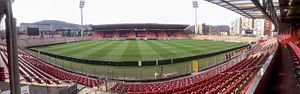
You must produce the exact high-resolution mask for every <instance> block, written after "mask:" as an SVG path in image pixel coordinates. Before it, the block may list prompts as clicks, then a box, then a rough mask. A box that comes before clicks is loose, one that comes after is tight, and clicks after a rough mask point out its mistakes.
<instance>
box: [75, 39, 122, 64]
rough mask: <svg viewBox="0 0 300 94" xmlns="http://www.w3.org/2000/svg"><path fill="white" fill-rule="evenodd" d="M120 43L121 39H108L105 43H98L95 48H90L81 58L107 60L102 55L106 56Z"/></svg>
mask: <svg viewBox="0 0 300 94" xmlns="http://www.w3.org/2000/svg"><path fill="white" fill-rule="evenodd" d="M119 43H120V41H108V42H107V43H105V44H103V45H98V46H96V47H94V48H90V50H89V51H88V52H86V53H85V56H84V57H81V58H86V59H92V60H106V59H103V58H102V57H103V56H105V55H106V53H107V52H109V51H110V50H112V48H113V47H115V45H117V44H119Z"/></svg>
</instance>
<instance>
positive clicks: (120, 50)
mask: <svg viewBox="0 0 300 94" xmlns="http://www.w3.org/2000/svg"><path fill="white" fill-rule="evenodd" d="M128 44H129V41H124V42H122V43H119V45H118V46H116V47H115V48H114V49H112V50H111V51H110V52H108V53H107V54H106V55H105V56H104V57H103V58H109V59H114V60H121V58H122V55H123V54H124V52H125V49H126V47H127V46H128Z"/></svg>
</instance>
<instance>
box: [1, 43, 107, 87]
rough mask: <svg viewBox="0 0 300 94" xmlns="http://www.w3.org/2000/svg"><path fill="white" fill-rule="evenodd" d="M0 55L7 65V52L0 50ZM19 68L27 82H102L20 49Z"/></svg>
mask: <svg viewBox="0 0 300 94" xmlns="http://www.w3.org/2000/svg"><path fill="white" fill-rule="evenodd" d="M1 48H3V47H1ZM0 55H1V58H2V59H3V61H4V62H5V63H6V66H8V60H7V53H6V52H5V49H2V50H1V51H0ZM19 70H20V74H21V77H23V78H24V79H25V80H26V81H27V82H33V81H36V82H38V83H40V84H42V83H45V82H46V83H47V84H53V83H56V84H61V83H62V82H61V81H65V82H70V81H72V82H76V83H79V84H83V85H87V86H89V87H94V86H97V85H98V84H101V83H102V82H100V83H98V81H97V80H96V79H94V78H90V77H87V76H84V75H79V74H75V73H71V72H67V71H64V70H62V69H58V68H55V67H53V66H51V65H49V64H46V63H45V62H43V61H41V60H39V59H36V58H34V57H32V56H31V55H28V54H26V53H25V52H22V51H19Z"/></svg>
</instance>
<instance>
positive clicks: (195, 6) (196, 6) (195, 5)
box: [193, 0, 199, 34]
mask: <svg viewBox="0 0 300 94" xmlns="http://www.w3.org/2000/svg"><path fill="white" fill-rule="evenodd" d="M193 7H194V8H195V34H199V32H196V30H197V8H198V1H197V0H194V1H193ZM197 31H198V30H197Z"/></svg>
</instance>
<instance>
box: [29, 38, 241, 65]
mask: <svg viewBox="0 0 300 94" xmlns="http://www.w3.org/2000/svg"><path fill="white" fill-rule="evenodd" d="M241 45H245V43H236V42H214V41H208V40H201V41H200V40H124V41H109V40H105V41H93V40H91V41H81V42H76V43H67V44H58V45H52V46H44V47H36V48H32V49H36V50H38V51H42V52H48V53H54V54H57V55H64V56H69V57H74V58H80V59H89V60H106V61H148V60H162V59H171V58H178V57H187V56H193V55H199V54H205V53H211V52H218V51H221V50H225V49H229V48H234V47H239V46H241Z"/></svg>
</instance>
